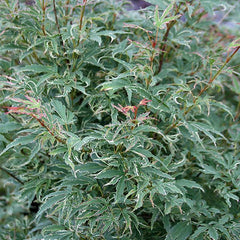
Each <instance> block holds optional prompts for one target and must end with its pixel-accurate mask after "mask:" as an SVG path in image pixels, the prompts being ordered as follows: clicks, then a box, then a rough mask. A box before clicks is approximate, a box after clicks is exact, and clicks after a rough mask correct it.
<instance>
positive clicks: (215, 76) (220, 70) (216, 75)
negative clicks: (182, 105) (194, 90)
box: [193, 46, 240, 103]
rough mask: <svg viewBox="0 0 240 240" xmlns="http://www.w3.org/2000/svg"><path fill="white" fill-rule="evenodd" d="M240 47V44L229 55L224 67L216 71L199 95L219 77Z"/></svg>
mask: <svg viewBox="0 0 240 240" xmlns="http://www.w3.org/2000/svg"><path fill="white" fill-rule="evenodd" d="M239 49H240V46H238V47H237V48H236V49H235V50H234V52H233V53H232V54H231V56H229V57H228V58H227V59H226V61H225V63H224V64H223V65H222V67H221V68H220V69H219V70H218V71H217V72H216V74H215V75H214V76H213V78H210V79H209V81H208V83H207V85H205V87H204V88H203V89H202V90H201V91H200V93H199V94H198V96H201V95H202V94H203V93H204V92H205V91H206V90H207V89H208V88H209V86H210V84H211V83H212V82H213V81H214V80H215V79H216V78H217V77H218V75H219V74H220V73H221V72H222V70H223V68H224V67H225V66H226V65H227V64H228V63H229V61H230V60H231V59H232V58H233V56H234V55H235V54H236V53H237V51H238V50H239ZM193 102H194V103H195V102H196V99H194V101H193Z"/></svg>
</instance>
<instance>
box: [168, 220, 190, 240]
mask: <svg viewBox="0 0 240 240" xmlns="http://www.w3.org/2000/svg"><path fill="white" fill-rule="evenodd" d="M191 233H192V225H191V224H190V223H187V222H180V223H177V224H176V225H174V226H173V227H172V228H171V229H170V231H169V232H168V234H167V237H166V240H186V239H188V237H189V236H190V235H191Z"/></svg>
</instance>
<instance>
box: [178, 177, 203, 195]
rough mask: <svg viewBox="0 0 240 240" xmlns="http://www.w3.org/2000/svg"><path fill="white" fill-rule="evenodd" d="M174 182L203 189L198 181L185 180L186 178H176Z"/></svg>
mask: <svg viewBox="0 0 240 240" xmlns="http://www.w3.org/2000/svg"><path fill="white" fill-rule="evenodd" d="M176 184H177V185H179V186H183V187H188V188H198V189H201V190H202V191H203V192H204V189H203V188H202V187H201V186H200V185H199V184H198V183H196V182H194V181H191V180H187V179H180V180H176Z"/></svg>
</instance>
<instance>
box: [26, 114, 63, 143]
mask: <svg viewBox="0 0 240 240" xmlns="http://www.w3.org/2000/svg"><path fill="white" fill-rule="evenodd" d="M31 116H32V117H33V118H34V119H36V120H37V121H38V122H39V123H40V124H41V126H42V127H44V128H46V129H47V131H48V132H49V133H50V134H51V135H52V136H53V137H54V138H55V139H56V140H57V141H58V142H60V143H63V144H66V141H65V140H64V139H62V138H60V137H58V136H56V135H55V134H54V133H53V132H52V131H51V129H50V128H49V127H48V126H47V125H46V124H45V122H44V121H43V120H42V119H40V118H38V117H37V116H36V115H34V114H31Z"/></svg>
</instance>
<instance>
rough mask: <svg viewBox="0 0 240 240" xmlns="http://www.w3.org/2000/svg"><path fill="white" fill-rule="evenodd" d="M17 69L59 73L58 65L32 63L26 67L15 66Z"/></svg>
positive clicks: (19, 70) (20, 70)
mask: <svg viewBox="0 0 240 240" xmlns="http://www.w3.org/2000/svg"><path fill="white" fill-rule="evenodd" d="M15 70H16V71H17V72H26V71H27V72H34V73H57V66H46V65H39V64H32V65H28V66H25V67H15Z"/></svg>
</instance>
